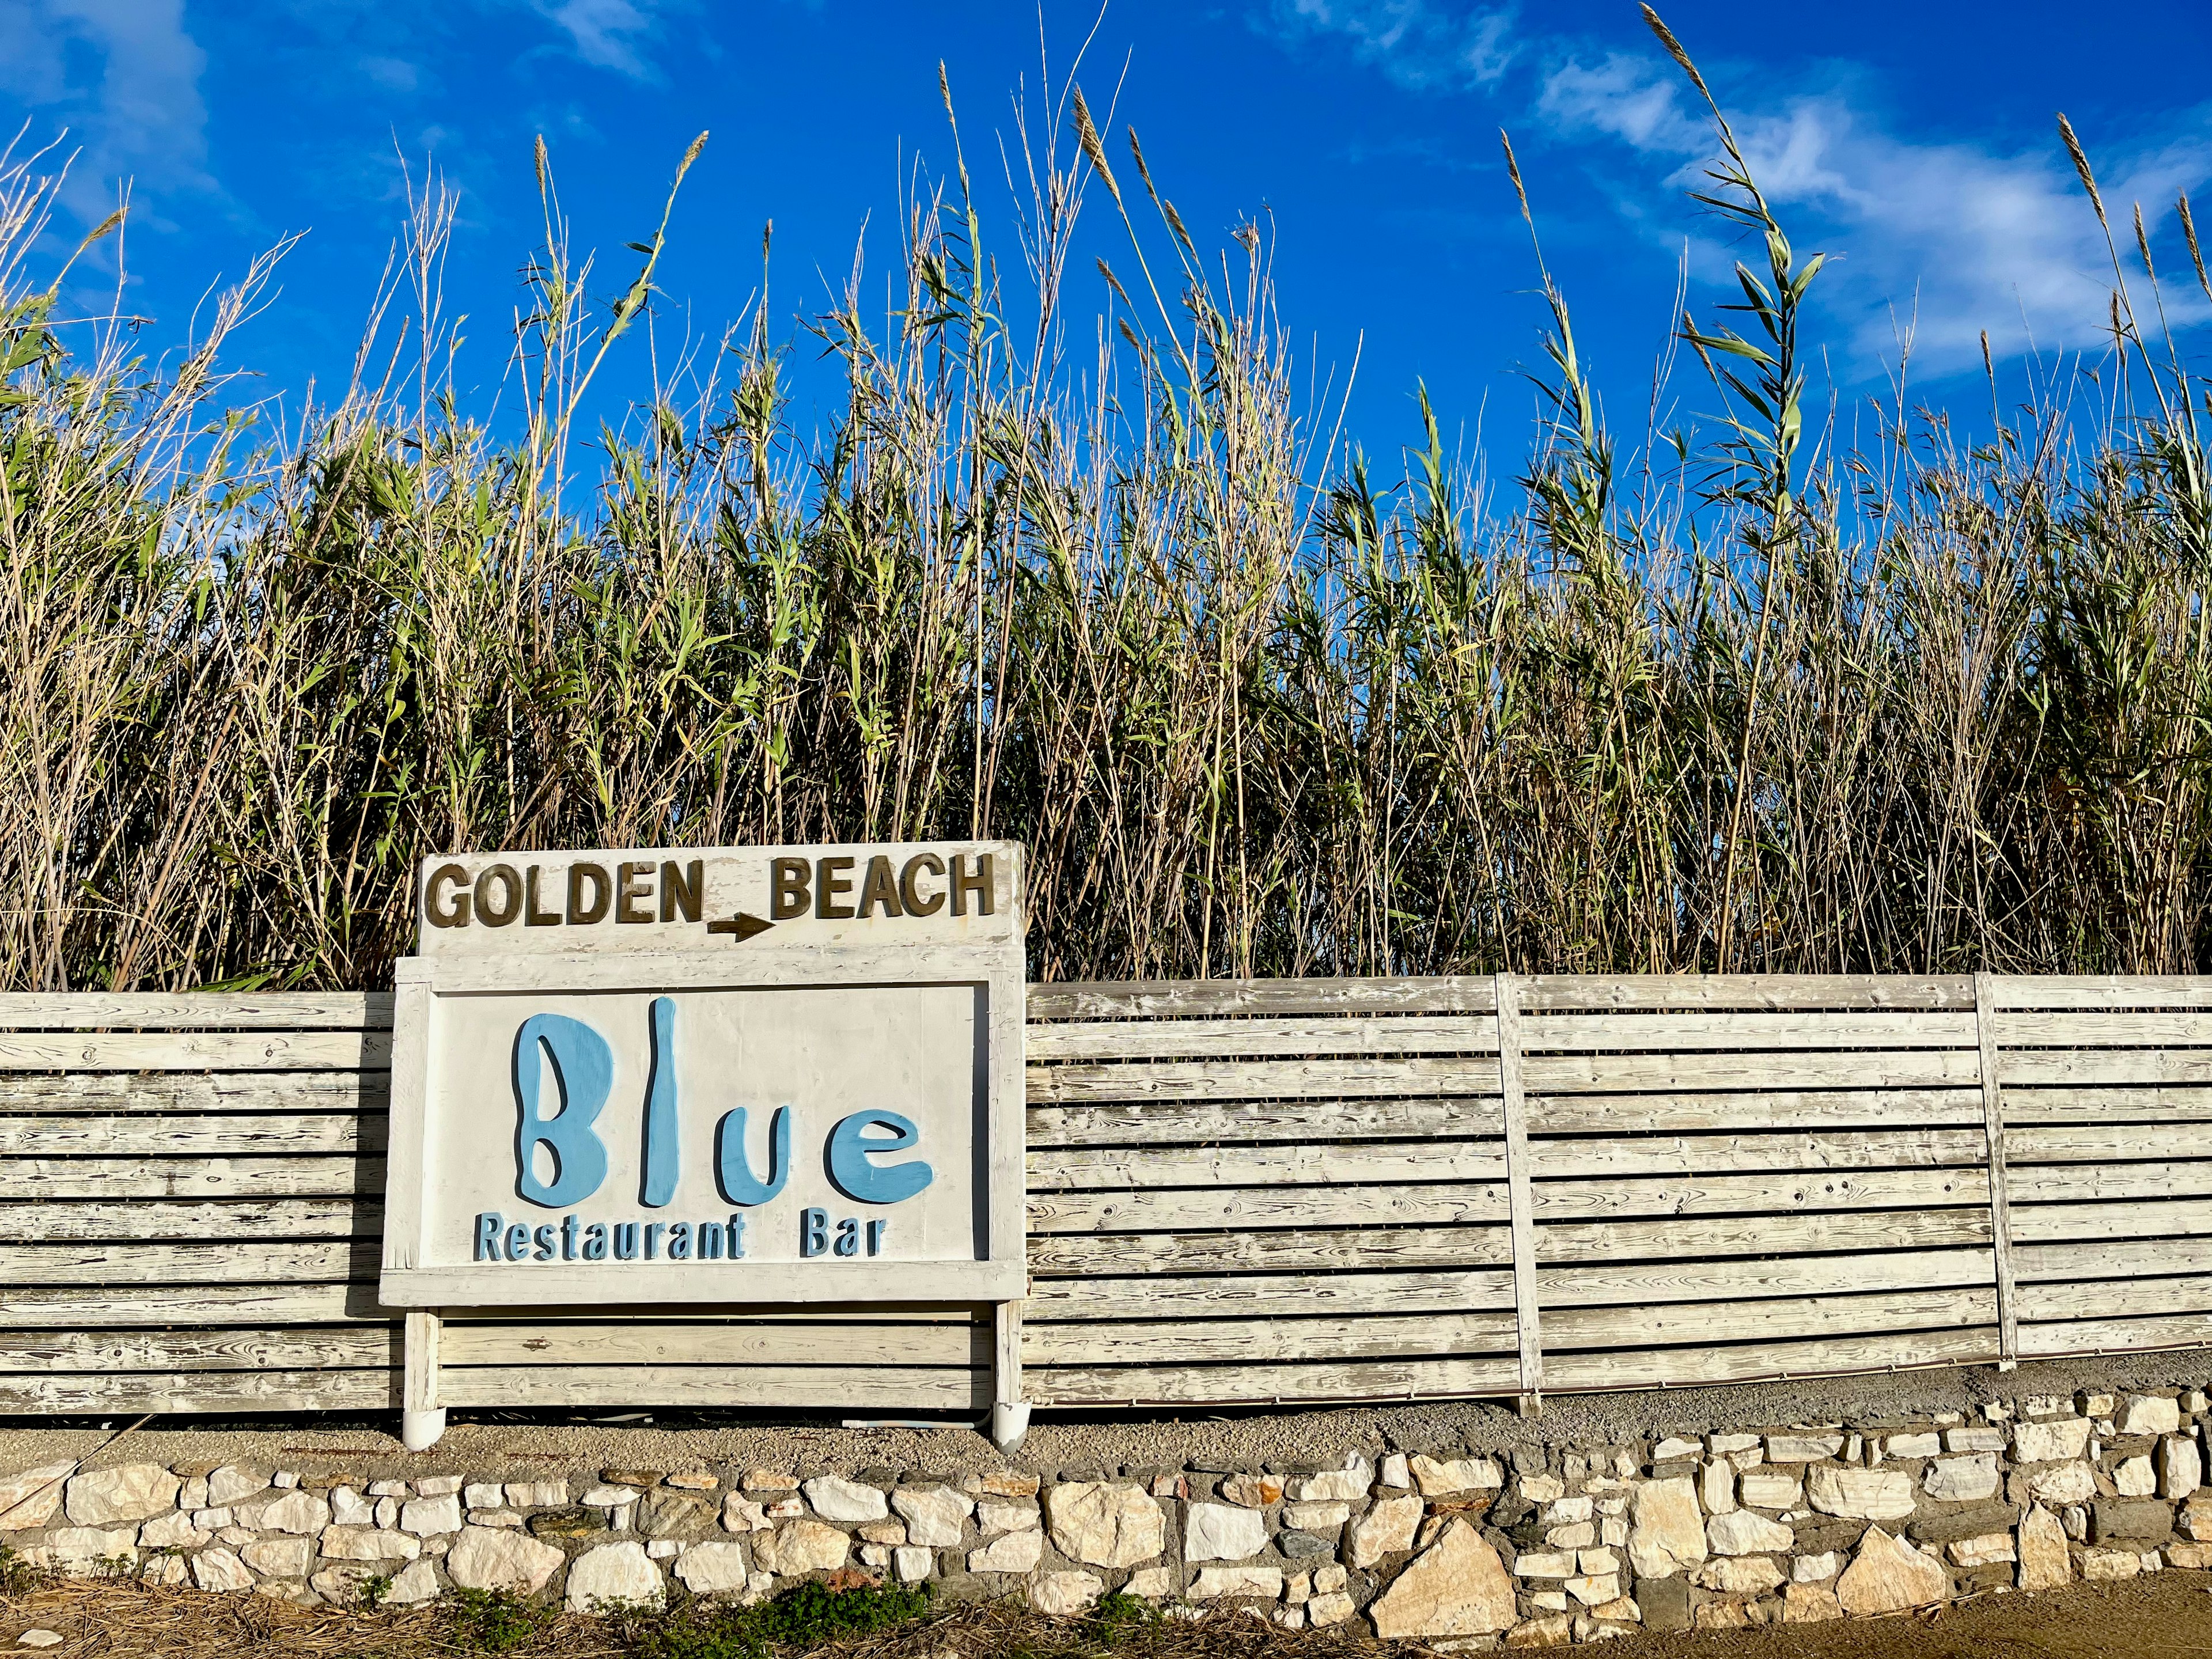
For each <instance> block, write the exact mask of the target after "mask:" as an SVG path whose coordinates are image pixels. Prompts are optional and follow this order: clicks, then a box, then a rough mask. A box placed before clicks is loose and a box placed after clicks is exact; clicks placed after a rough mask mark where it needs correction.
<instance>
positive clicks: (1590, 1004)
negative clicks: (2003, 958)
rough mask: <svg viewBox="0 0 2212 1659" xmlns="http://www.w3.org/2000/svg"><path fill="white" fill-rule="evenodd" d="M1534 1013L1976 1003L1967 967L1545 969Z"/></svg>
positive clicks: (1529, 1004)
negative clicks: (1936, 970) (1883, 970)
mask: <svg viewBox="0 0 2212 1659" xmlns="http://www.w3.org/2000/svg"><path fill="white" fill-rule="evenodd" d="M1521 995H1522V1008H1523V1009H1524V1010H1525V1011H1528V1012H1553V1011H1554V1010H1573V1009H1585V1008H1587V1009H1603V1008H1682V1009H1691V1008H1714V1009H1722V1008H1735V1009H1745V1010H1770V1011H1772V1012H1786V1011H1793V1010H1809V1009H1821V1008H1833V1009H1852V1008H1863V1009H1930V1010H1943V1009H1950V1010H1956V1011H1961V1012H1963V1011H1965V1010H1968V1009H1971V1008H1972V1007H1973V1006H1974V986H1973V981H1972V979H1970V978H1969V977H1968V976H1967V975H1964V974H1949V975H1932V976H1921V977H1915V976H1912V975H1891V974H1884V975H1874V974H1612V975H1607V974H1539V975H1531V976H1530V977H1529V978H1528V980H1527V981H1524V983H1523V987H1522V994H1521Z"/></svg>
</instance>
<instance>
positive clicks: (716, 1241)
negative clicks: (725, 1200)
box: [699, 1221, 722, 1261]
mask: <svg viewBox="0 0 2212 1659" xmlns="http://www.w3.org/2000/svg"><path fill="white" fill-rule="evenodd" d="M721 1259H722V1229H721V1227H720V1225H719V1224H717V1223H715V1222H712V1221H702V1222H701V1223H700V1224H699V1260H700V1261H720V1260H721Z"/></svg>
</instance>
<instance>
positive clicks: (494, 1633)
mask: <svg viewBox="0 0 2212 1659" xmlns="http://www.w3.org/2000/svg"><path fill="white" fill-rule="evenodd" d="M553 1616H554V1615H553V1609H552V1608H551V1607H546V1606H544V1605H543V1604H541V1603H539V1602H536V1601H524V1600H523V1599H522V1598H521V1597H520V1596H519V1595H515V1594H513V1592H512V1591H510V1590H480V1589H464V1590H456V1591H454V1592H453V1600H452V1601H450V1602H448V1603H447V1620H448V1621H449V1624H450V1628H451V1631H452V1633H453V1645H454V1646H456V1647H461V1648H466V1649H468V1650H469V1651H471V1653H512V1652H513V1651H514V1650H516V1649H517V1648H519V1647H522V1646H524V1645H526V1644H528V1643H529V1642H530V1641H531V1640H532V1639H533V1638H536V1637H537V1636H538V1634H539V1633H540V1632H543V1631H544V1629H545V1627H546V1626H548V1625H550V1624H551V1623H552V1622H553Z"/></svg>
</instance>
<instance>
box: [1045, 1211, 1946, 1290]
mask: <svg viewBox="0 0 2212 1659" xmlns="http://www.w3.org/2000/svg"><path fill="white" fill-rule="evenodd" d="M1984 1225H1986V1219H1985V1222H1984ZM1512 1259H1513V1253H1512V1244H1511V1242H1510V1239H1509V1237H1508V1236H1507V1233H1506V1230H1505V1228H1504V1226H1502V1225H1500V1226H1495V1227H1486V1226H1482V1227H1346V1228H1337V1229H1330V1228H1320V1227H1316V1228H1310V1229H1304V1228H1302V1229H1297V1230H1285V1231H1280V1232H1273V1231H1255V1232H1243V1231H1239V1232H1220V1233H1132V1234H1105V1235H1098V1234H1083V1233H1063V1234H1059V1235H1054V1234H1049V1233H1048V1234H1043V1235H1041V1236H1038V1237H1033V1238H1031V1239H1030V1273H1032V1274H1035V1275H1036V1276H1037V1277H1038V1278H1040V1279H1042V1278H1043V1277H1045V1276H1047V1275H1050V1274H1054V1273H1067V1274H1076V1275H1089V1274H1114V1273H1152V1274H1158V1275H1160V1276H1162V1277H1167V1276H1170V1275H1173V1274H1176V1273H1237V1272H1239V1271H1248V1272H1273V1273H1331V1272H1338V1271H1342V1270H1345V1269H1354V1270H1357V1269H1362V1268H1368V1269H1376V1270H1382V1269H1387V1268H1393V1267H1396V1268H1408V1267H1504V1266H1505V1265H1507V1264H1508V1263H1510V1261H1512Z"/></svg>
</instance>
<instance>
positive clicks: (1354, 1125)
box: [1029, 1095, 1981, 1152]
mask: <svg viewBox="0 0 2212 1659" xmlns="http://www.w3.org/2000/svg"><path fill="white" fill-rule="evenodd" d="M1974 1109H1975V1111H1976V1112H1979V1111H1980V1110H1981V1103H1980V1096H1979V1095H1977V1096H1976V1097H1975V1104H1974ZM1504 1127H1505V1124H1504V1118H1503V1116H1502V1115H1500V1113H1499V1111H1498V1097H1496V1096H1495V1095H1437V1096H1431V1097H1426V1098H1415V1099H1402V1098H1401V1099H1389V1098H1376V1099H1370V1100H1332V1099H1328V1098H1326V1097H1323V1098H1317V1099H1312V1100H1291V1101H1257V1100H1236V1101H1161V1102H1152V1103H1144V1104H1139V1105H1126V1104H1121V1103H1106V1104H1101V1105H1091V1106H1032V1107H1030V1111H1029V1144H1030V1150H1031V1151H1032V1152H1035V1151H1037V1150H1038V1149H1040V1148H1043V1147H1048V1146H1168V1145H1178V1146H1180V1145H1188V1144H1191V1143H1194V1142H1196V1143H1206V1142H1211V1141H1217V1140H1241V1141H1275V1140H1310V1139H1316V1138H1324V1137H1325V1138H1326V1139H1330V1140H1357V1139H1463V1138H1465V1137H1467V1136H1469V1135H1494V1134H1502V1133H1504Z"/></svg>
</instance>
